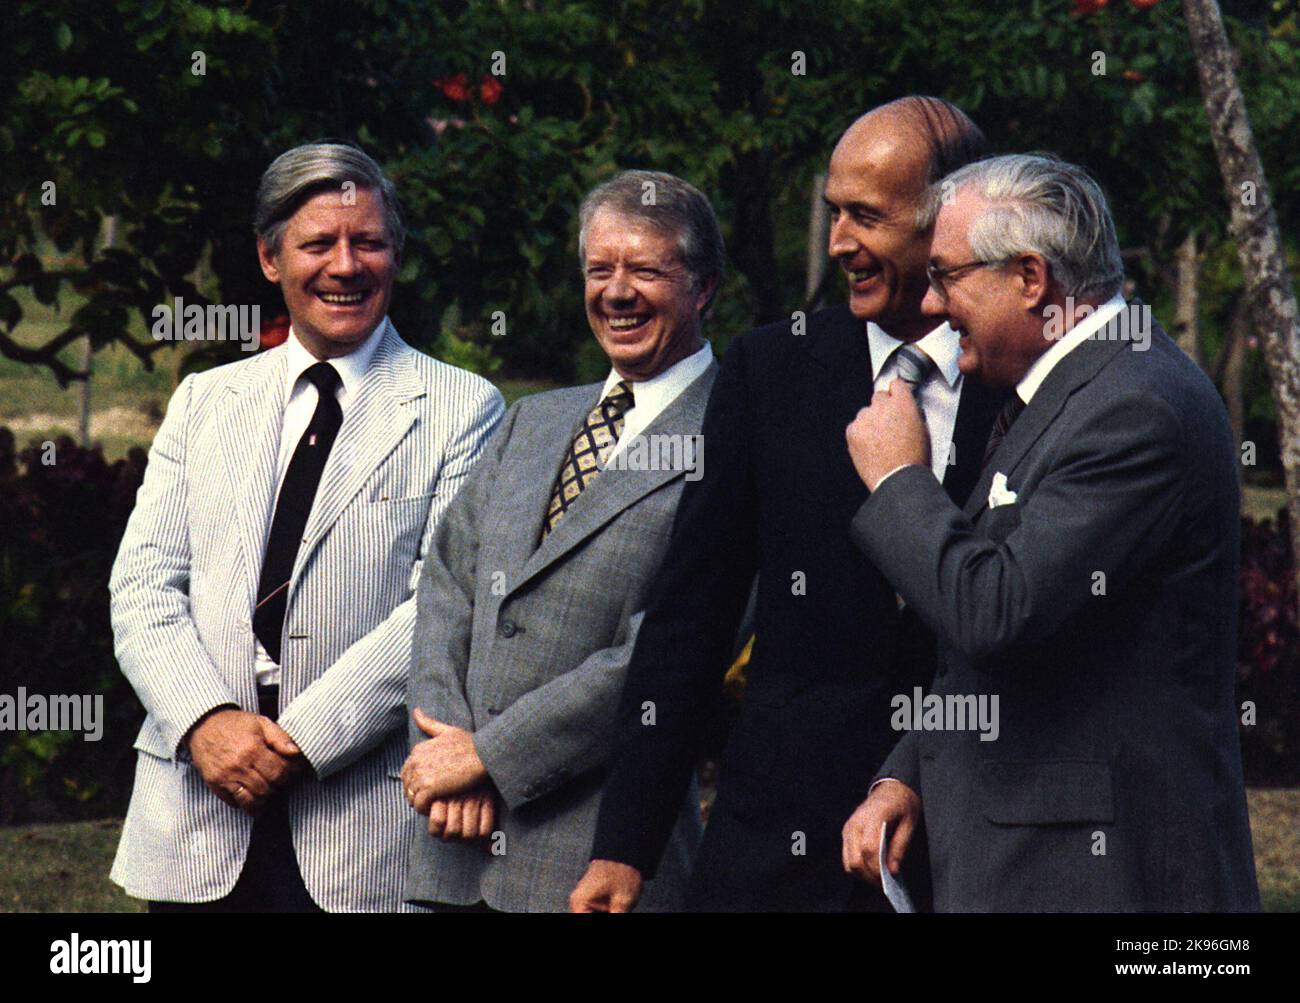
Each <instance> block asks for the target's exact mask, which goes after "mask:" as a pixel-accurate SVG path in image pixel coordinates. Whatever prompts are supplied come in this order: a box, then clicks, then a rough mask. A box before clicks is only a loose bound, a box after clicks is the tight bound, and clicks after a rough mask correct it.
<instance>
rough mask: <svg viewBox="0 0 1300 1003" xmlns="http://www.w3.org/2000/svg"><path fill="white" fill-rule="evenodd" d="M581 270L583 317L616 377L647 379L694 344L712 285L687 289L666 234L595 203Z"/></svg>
mask: <svg viewBox="0 0 1300 1003" xmlns="http://www.w3.org/2000/svg"><path fill="white" fill-rule="evenodd" d="M583 274H584V276H585V279H586V283H585V286H586V288H585V298H586V303H587V322H588V323H589V324H590V325H591V330H592V333H594V334H595V335H596V340H597V341H598V342H599V343H600V347H601V348H602V349H604V351H605V354H606V355H608V356H609V361H610V362H611V363H612V364H613V366H614V369H615V370H616V371H617V372H618V374H619V375H620V376H622V377H623V378H625V379H631V380H647V379H649V378H650V377H652V376H656V375H658V374H659V373H661V372H663V371H664V370H665V369H667V368H668V367H669V366H671V365H673V364H674V363H677V362H680V361H681V360H682V359H684V358H686V357H687V356H688V355H690V354H692V353H693V352H695V351H697V350H698V349H699V348H700V345H701V342H700V311H701V310H702V309H703V308H704V305H705V304H706V303H707V302H708V299H709V293H710V291H711V289H709V288H704V289H698V290H696V289H692V287H691V276H690V273H689V272H687V270H686V266H685V265H683V264H682V262H681V259H680V257H679V256H678V253H677V241H676V240H675V239H674V238H673V237H671V236H669V235H668V234H665V233H661V232H660V231H658V230H656V229H654V228H653V227H651V226H649V225H648V224H647V223H645V222H644V221H642V220H639V219H637V218H636V217H630V216H624V215H621V214H619V213H616V212H613V211H611V210H609V209H600V210H598V211H597V212H596V214H595V215H594V216H592V217H591V221H590V223H589V224H588V226H587V237H586V244H585V257H584V260H583Z"/></svg>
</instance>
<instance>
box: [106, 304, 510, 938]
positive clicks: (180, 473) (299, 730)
mask: <svg viewBox="0 0 1300 1003" xmlns="http://www.w3.org/2000/svg"><path fill="white" fill-rule="evenodd" d="M286 352H287V349H279V348H277V349H272V350H271V351H268V352H264V353H261V354H258V355H255V356H253V357H252V358H250V359H246V360H244V361H242V362H236V363H232V364H231V365H228V366H221V367H219V368H217V369H213V370H210V371H209V372H205V373H200V374H198V375H195V376H190V377H187V378H186V379H185V381H184V382H183V383H182V384H181V385H180V387H179V388H178V389H177V391H176V393H175V395H174V396H173V397H172V400H171V403H170V404H169V405H168V407H167V417H166V418H165V419H164V420H163V423H162V427H161V428H159V430H158V434H157V436H155V438H154V442H153V448H152V449H151V450H150V452H149V469H148V471H147V472H146V474H145V479H144V484H143V485H142V486H141V488H140V492H139V495H138V496H137V498H136V505H135V510H134V511H133V512H132V514H131V519H130V522H129V523H128V524H127V528H126V533H125V535H124V536H123V538H122V546H121V549H120V550H119V551H118V555H117V561H116V562H115V563H114V565H113V573H112V577H111V579H110V581H109V591H110V593H111V594H112V618H113V639H114V642H115V646H116V652H117V658H118V662H119V663H120V664H121V666H122V671H123V672H124V673H125V674H126V676H127V678H128V679H129V680H130V681H131V685H132V686H133V687H134V688H135V692H136V694H137V695H138V696H139V698H140V702H141V703H143V704H144V706H145V709H146V710H147V711H148V715H147V716H146V718H145V721H144V727H143V728H141V729H140V735H139V737H138V738H137V739H136V743H135V747H136V749H138V750H139V754H138V756H137V760H136V773H135V787H134V790H133V791H132V794H131V806H130V808H129V809H128V811H127V816H126V823H125V825H124V827H123V830H122V840H121V843H120V844H119V845H118V849H117V858H116V860H114V862H113V870H112V875H111V877H112V879H113V880H114V881H116V882H117V883H118V884H120V885H122V886H123V887H124V888H125V889H126V891H127V893H128V894H130V895H134V896H136V897H138V898H144V899H157V900H163V901H172V902H206V901H211V900H213V899H217V898H220V897H222V896H223V895H226V894H228V893H229V892H230V890H231V888H233V887H234V884H235V881H236V880H237V879H238V877H239V874H240V871H241V870H242V868H243V865H244V857H245V854H246V853H247V850H248V840H249V835H250V833H251V831H252V823H253V820H252V819H251V818H250V817H249V816H247V815H245V814H244V813H243V812H241V811H239V810H238V809H236V808H233V807H231V806H230V805H228V804H226V803H225V802H223V801H221V800H219V799H218V798H217V796H216V795H215V794H213V793H212V792H211V791H209V790H208V788H207V786H206V785H205V784H204V783H203V778H202V777H201V776H200V775H199V772H198V771H197V770H196V769H195V768H194V766H193V764H192V763H191V762H190V759H189V753H188V750H187V749H186V747H185V746H184V745H183V743H182V739H183V738H184V736H185V734H186V733H187V732H188V731H189V729H190V728H191V727H192V726H193V725H194V724H195V722H197V721H198V720H199V719H200V718H201V717H203V716H204V715H205V714H206V713H207V712H208V711H210V710H213V709H215V708H217V707H220V706H222V705H227V704H230V705H234V706H237V707H241V708H243V709H244V710H247V711H253V712H256V710H257V692H256V682H255V679H254V672H253V658H254V656H253V647H254V638H253V627H252V615H253V604H254V600H255V593H256V590H257V582H258V576H259V574H260V572H261V567H262V557H263V553H264V550H265V540H266V534H267V532H268V529H269V526H270V520H271V513H272V511H273V509H274V503H275V491H276V476H275V475H276V457H277V455H278V451H279V448H280V422H281V419H282V416H283V411H284V387H285V379H286V375H287V373H286V369H285V365H286V358H287V356H286ZM503 410H504V404H503V402H502V400H501V395H500V394H499V393H498V392H497V391H496V389H495V388H494V387H493V386H492V385H491V384H490V383H488V382H487V381H486V380H484V379H481V378H479V377H477V376H474V375H473V374H472V373H467V372H465V371H464V370H461V369H456V368H454V367H452V366H448V365H445V364H443V363H441V362H437V361H435V360H434V359H431V358H429V357H428V356H427V355H423V354H421V353H420V352H417V351H415V350H414V349H412V348H411V347H410V346H408V345H407V344H406V343H405V342H404V341H402V339H401V338H400V337H398V335H397V331H396V330H394V329H393V326H392V325H391V324H387V327H386V329H385V331H384V333H383V335H382V340H381V341H380V343H379V345H378V347H377V348H376V351H375V355H374V358H373V359H372V360H371V364H370V368H369V370H368V371H367V373H366V376H365V378H364V380H363V381H362V382H361V384H360V386H359V389H358V394H357V399H356V400H355V401H354V402H352V403H351V404H350V405H349V407H348V411H347V414H346V415H345V417H344V421H343V427H342V429H341V430H340V432H339V437H338V441H337V442H336V443H335V445H334V449H333V450H332V451H331V453H330V456H329V462H328V463H327V464H326V467H325V471H324V473H323V474H322V476H321V482H320V487H319V488H318V490H317V493H316V500H315V504H314V505H313V507H312V511H311V516H310V518H309V520H308V522H307V527H306V534H305V535H306V538H307V539H306V542H304V543H303V545H302V546H300V547H299V548H298V556H297V559H296V561H295V563H294V568H293V577H292V580H291V584H290V589H289V598H288V603H289V605H288V610H287V612H286V613H285V625H284V630H285V633H284V650H283V654H282V656H281V665H280V670H281V682H280V711H279V722H280V725H281V726H282V727H283V728H284V729H285V730H286V731H287V732H288V733H289V734H290V735H291V736H293V739H294V741H296V742H297V743H298V745H299V747H301V749H302V750H303V753H304V755H305V756H306V758H307V761H308V762H309V763H310V764H311V767H312V771H313V773H312V775H310V776H308V777H306V778H304V779H303V780H301V781H300V782H298V783H297V784H296V785H295V786H294V787H293V788H292V789H291V790H290V793H289V819H290V824H291V826H292V828H293V840H294V849H295V851H296V853H297V857H298V865H299V868H300V870H301V871H302V877H303V880H304V881H305V882H306V885H307V891H308V892H309V893H310V894H311V896H312V898H313V899H314V900H315V901H316V903H317V904H318V905H320V906H321V907H322V908H324V909H326V910H330V911H335V910H346V911H366V912H371V911H374V912H382V911H393V910H403V911H406V910H409V909H410V908H411V907H410V906H407V905H406V904H405V903H403V901H402V897H401V880H402V868H403V865H404V863H405V859H406V844H407V841H408V840H409V839H410V837H411V834H412V832H413V831H414V829H415V826H414V825H413V824H412V819H411V811H410V809H408V808H407V806H406V803H405V799H404V798H403V797H402V789H401V782H400V780H399V779H398V771H399V770H400V769H401V766H402V761H403V759H404V758H405V756H406V739H405V731H404V729H403V727H402V722H403V704H402V697H403V693H404V691H405V685H406V676H407V673H408V671H409V660H410V656H411V644H410V638H411V629H412V625H413V624H414V621H415V599H414V595H413V593H414V588H415V583H416V582H417V581H418V579H419V574H420V562H421V559H422V557H423V556H424V553H425V551H426V549H427V548H428V545H429V542H430V540H431V539H432V536H433V531H434V528H435V527H436V526H437V525H438V521H439V518H440V516H441V515H442V514H443V512H444V511H445V509H446V507H447V505H448V504H449V503H450V501H451V499H452V497H453V496H454V495H455V493H456V490H457V489H458V488H459V487H460V485H461V484H462V483H463V481H464V480H465V478H466V477H467V475H468V474H469V471H470V469H471V468H472V466H473V464H474V461H475V460H476V459H477V457H478V455H479V453H480V452H481V451H482V449H483V446H484V443H485V442H486V441H487V437H488V435H489V433H490V432H491V431H492V429H493V427H494V426H495V425H496V423H497V421H498V420H499V416H500V414H501V412H502V411H503Z"/></svg>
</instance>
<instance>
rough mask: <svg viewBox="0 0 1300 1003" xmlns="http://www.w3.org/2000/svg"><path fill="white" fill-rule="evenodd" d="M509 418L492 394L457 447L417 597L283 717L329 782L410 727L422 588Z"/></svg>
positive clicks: (424, 544) (483, 398) (439, 491)
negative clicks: (456, 504)
mask: <svg viewBox="0 0 1300 1003" xmlns="http://www.w3.org/2000/svg"><path fill="white" fill-rule="evenodd" d="M503 410H504V404H503V402H502V400H501V395H500V393H498V392H497V390H496V389H495V388H492V387H490V386H487V387H485V388H484V392H483V393H482V394H481V395H480V396H479V398H478V400H477V401H476V403H475V406H474V408H473V411H472V413H471V414H470V415H469V417H468V418H467V420H466V421H465V423H464V424H463V425H462V427H461V428H460V430H459V433H458V434H457V436H456V438H455V439H454V441H453V442H452V443H451V444H450V445H449V447H448V450H447V454H446V458H445V460H444V463H443V466H442V468H441V469H440V470H439V472H438V479H437V483H436V485H435V490H434V493H433V499H432V501H431V503H430V505H429V515H428V519H427V521H426V523H425V528H424V533H423V536H422V538H421V540H420V550H419V556H418V557H417V559H416V563H415V564H414V566H413V567H412V572H411V582H410V593H411V594H410V595H408V597H407V598H406V599H405V600H404V601H403V602H402V603H400V604H399V605H398V606H397V607H396V608H395V609H394V610H393V611H392V612H391V613H390V614H389V615H388V617H387V618H385V619H384V620H383V622H382V623H380V624H379V626H377V627H376V628H375V629H374V630H372V631H371V632H370V633H368V634H367V635H366V636H365V637H363V638H361V639H360V640H359V641H357V642H356V643H355V644H353V645H352V646H351V647H350V648H348V650H347V651H345V652H344V653H343V654H342V655H341V656H339V659H338V660H337V661H336V662H335V663H334V664H333V665H331V666H330V667H329V668H328V669H326V670H325V672H323V673H322V674H321V675H320V677H319V678H317V679H316V680H315V681H314V682H312V683H311V685H309V686H308V687H307V688H306V689H304V690H303V691H302V692H301V693H299V694H298V696H297V697H295V698H294V699H293V700H292V701H291V702H290V703H289V705H288V706H287V707H285V708H284V709H283V710H282V711H281V713H280V718H279V724H280V726H281V727H282V728H284V730H285V731H287V732H288V733H289V735H290V736H291V737H292V738H293V740H294V741H295V742H297V743H298V746H299V748H301V749H302V751H303V755H304V756H305V757H306V759H307V762H308V763H309V764H310V765H311V767H312V769H313V770H315V772H316V775H317V776H318V777H320V778H322V779H323V778H325V777H327V776H329V775H331V774H333V773H337V772H338V771H339V770H342V769H344V768H345V767H347V766H349V765H351V764H352V763H353V762H355V761H356V760H357V759H359V758H360V757H361V756H362V755H364V754H365V753H366V752H368V751H369V750H370V749H372V748H374V747H375V746H376V745H378V744H379V743H380V742H381V741H382V740H383V739H384V738H385V736H387V735H388V734H389V733H390V732H392V731H394V730H395V729H397V728H400V727H402V723H403V722H402V718H403V715H404V709H405V704H406V691H407V677H408V675H409V674H410V669H411V655H412V638H413V637H414V631H415V621H416V606H417V601H416V596H415V584H416V583H417V582H418V581H419V577H420V575H421V574H422V573H423V561H424V559H425V555H426V554H427V552H428V550H429V547H430V545H431V543H432V541H433V539H434V535H435V533H436V532H437V530H438V527H439V524H440V523H441V521H442V518H443V514H444V513H445V512H446V511H447V510H448V508H449V506H450V505H451V504H452V499H453V498H454V497H455V496H456V493H457V491H458V490H459V489H460V487H461V485H462V484H463V483H464V481H465V480H466V478H467V477H468V476H469V473H470V470H471V469H473V467H474V463H475V461H476V460H477V459H478V457H479V455H480V454H481V453H482V452H483V449H484V447H485V446H486V444H487V441H488V438H489V436H490V435H491V433H492V430H493V429H494V428H495V427H496V425H497V423H498V422H499V421H500V418H501V414H502V412H503Z"/></svg>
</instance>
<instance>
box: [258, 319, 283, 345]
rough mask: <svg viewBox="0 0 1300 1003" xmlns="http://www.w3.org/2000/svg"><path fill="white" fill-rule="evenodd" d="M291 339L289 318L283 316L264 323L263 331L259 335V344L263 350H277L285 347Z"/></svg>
mask: <svg viewBox="0 0 1300 1003" xmlns="http://www.w3.org/2000/svg"><path fill="white" fill-rule="evenodd" d="M288 337H289V318H288V317H287V316H286V315H284V314H281V315H280V316H279V317H275V318H273V319H271V320H264V321H262V330H261V332H259V334H258V344H259V345H260V347H262V348H275V347H276V346H277V345H283V344H284V342H285V339H286V338H288Z"/></svg>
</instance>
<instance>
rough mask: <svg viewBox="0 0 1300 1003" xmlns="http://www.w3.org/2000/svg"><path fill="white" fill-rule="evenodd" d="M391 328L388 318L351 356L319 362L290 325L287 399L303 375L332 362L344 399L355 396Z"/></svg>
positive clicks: (286, 376) (287, 343) (380, 323)
mask: <svg viewBox="0 0 1300 1003" xmlns="http://www.w3.org/2000/svg"><path fill="white" fill-rule="evenodd" d="M387 326H388V318H387V317H385V318H384V319H383V320H381V321H380V322H379V325H378V326H377V327H376V328H375V329H374V330H373V331H371V332H370V333H369V334H368V335H366V339H365V341H363V342H361V344H359V345H358V346H357V347H356V348H354V349H352V351H350V352H348V354H347V355H340V356H339V357H338V358H336V359H325V360H321V359H318V358H316V356H314V355H312V354H311V352H309V351H307V349H306V347H305V346H304V345H303V343H302V342H301V341H299V340H298V336H297V334H296V333H295V332H294V330H293V327H292V326H290V328H289V337H288V339H287V340H286V341H285V346H286V347H287V348H288V350H289V371H288V372H287V373H286V374H285V377H284V379H285V384H286V385H285V397H286V399H287V398H288V397H290V396H292V394H293V388H294V387H295V386H297V385H298V380H299V379H300V378H301V376H302V374H303V373H304V372H306V371H307V370H308V369H309V368H311V367H312V366H314V365H315V364H316V363H318V362H321V361H325V362H328V363H329V364H330V365H331V366H333V367H334V369H335V370H336V371H337V372H338V374H339V380H340V381H341V382H342V384H343V394H342V396H344V397H350V396H351V395H352V394H355V393H356V392H357V388H358V387H359V386H360V384H361V380H362V379H363V378H364V377H365V375H366V371H367V370H368V369H369V368H370V361H371V360H372V359H373V358H374V357H375V351H376V349H378V348H379V341H380V339H381V338H382V337H383V335H384V328H385V327H387Z"/></svg>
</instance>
